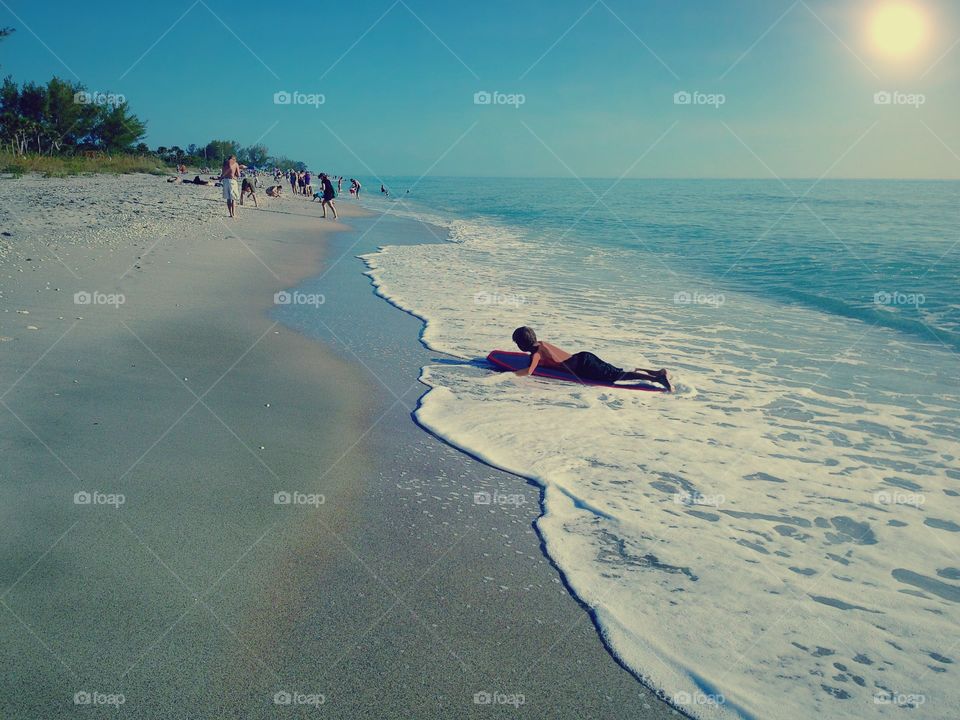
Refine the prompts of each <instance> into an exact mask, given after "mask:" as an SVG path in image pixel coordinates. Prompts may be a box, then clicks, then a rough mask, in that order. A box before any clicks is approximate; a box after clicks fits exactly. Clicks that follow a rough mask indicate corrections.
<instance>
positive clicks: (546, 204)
mask: <svg viewBox="0 0 960 720" xmlns="http://www.w3.org/2000/svg"><path fill="white" fill-rule="evenodd" d="M414 183H416V184H415V185H414ZM387 185H388V187H390V188H391V189H392V190H393V193H394V194H393V196H392V198H391V199H398V198H399V199H400V200H402V201H403V204H402V205H401V206H400V207H409V208H414V209H417V210H421V211H428V212H429V211H432V212H438V213H441V214H444V215H448V216H450V217H458V218H464V219H487V220H493V221H495V222H500V223H504V224H506V225H508V226H511V227H514V228H518V229H522V230H523V231H524V232H525V233H527V234H528V237H529V239H530V241H532V242H535V241H538V240H540V241H545V242H549V243H556V244H558V245H561V246H563V247H564V248H574V247H575V248H578V249H580V250H581V251H583V252H589V251H591V250H593V249H596V248H608V249H616V250H626V251H632V252H634V253H635V255H633V256H628V257H630V260H629V261H628V260H625V262H624V268H623V270H624V272H625V273H626V274H627V275H629V267H627V263H628V262H641V263H645V264H651V263H656V266H657V267H658V268H659V269H661V270H662V271H664V272H667V273H669V272H670V271H675V272H681V273H684V274H686V275H690V274H694V273H695V274H697V275H699V276H700V277H701V278H702V279H703V280H704V282H707V283H710V284H711V287H715V288H717V291H722V290H723V289H728V290H730V289H734V290H738V291H743V292H749V293H752V294H755V295H757V296H760V297H763V298H766V299H769V300H770V301H774V302H782V303H800V304H804V305H807V306H810V307H812V308H815V309H816V310H818V311H820V312H823V313H827V314H835V315H842V316H845V317H850V318H855V319H858V320H861V321H863V322H866V323H869V324H875V323H876V324H880V325H881V326H885V327H891V328H895V329H897V330H900V331H902V332H904V333H907V334H909V335H910V336H911V339H915V340H923V341H926V342H933V343H945V344H947V345H949V346H950V347H951V348H953V349H955V350H960V286H958V282H957V281H958V278H960V247H958V242H960V182H956V181H943V182H916V181H902V182H901V181H833V180H825V181H822V182H819V183H817V182H816V181H815V180H791V181H789V182H786V183H784V184H781V183H778V182H776V181H768V180H756V181H743V180H735V181H734V180H731V181H715V180H702V181H701V180H623V181H621V182H619V183H617V182H616V181H614V180H589V179H588V180H584V181H582V182H581V181H578V180H572V179H538V180H528V179H497V180H491V179H464V178H424V179H422V180H420V181H417V180H416V178H389V179H387ZM412 185H413V186H414V187H413V191H412V193H411V194H409V195H407V194H406V193H405V192H404V190H406V189H407V188H409V187H410V186H412ZM651 256H653V258H655V259H652V258H651ZM597 279H598V281H601V280H602V277H598V278H597Z"/></svg>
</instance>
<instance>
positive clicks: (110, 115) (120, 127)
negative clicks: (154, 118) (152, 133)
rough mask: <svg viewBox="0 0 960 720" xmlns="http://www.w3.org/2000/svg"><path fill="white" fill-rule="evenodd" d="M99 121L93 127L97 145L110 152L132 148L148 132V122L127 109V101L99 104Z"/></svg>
mask: <svg viewBox="0 0 960 720" xmlns="http://www.w3.org/2000/svg"><path fill="white" fill-rule="evenodd" d="M97 109H98V111H99V112H98V115H99V117H98V122H97V124H96V125H95V127H94V128H93V133H92V134H93V140H94V142H95V143H96V145H97V146H98V147H100V148H103V149H104V150H107V151H110V152H118V151H119V152H122V151H125V150H126V151H128V150H130V146H131V145H133V144H134V143H136V142H138V141H139V140H140V139H141V138H143V136H144V135H146V134H147V124H146V123H145V122H144V121H143V120H141V119H140V118H138V117H137V116H136V115H134V114H132V113H131V112H130V111H129V110H128V109H127V104H126V103H118V104H115V105H99V106H97Z"/></svg>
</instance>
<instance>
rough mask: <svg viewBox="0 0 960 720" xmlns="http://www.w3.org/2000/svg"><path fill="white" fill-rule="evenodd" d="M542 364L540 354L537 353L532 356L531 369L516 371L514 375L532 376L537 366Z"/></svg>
mask: <svg viewBox="0 0 960 720" xmlns="http://www.w3.org/2000/svg"><path fill="white" fill-rule="evenodd" d="M539 364H540V353H539V352H535V353H533V355H531V356H530V367H526V368H524V369H523V370H514V371H513V374H514V375H517V376H518V377H526V376H527V375H532V374H533V371H534V370H536V369H537V365H539Z"/></svg>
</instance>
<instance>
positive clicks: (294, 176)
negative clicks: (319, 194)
mask: <svg viewBox="0 0 960 720" xmlns="http://www.w3.org/2000/svg"><path fill="white" fill-rule="evenodd" d="M290 191H291V192H292V193H293V194H294V195H296V194H297V171H296V170H291V171H290Z"/></svg>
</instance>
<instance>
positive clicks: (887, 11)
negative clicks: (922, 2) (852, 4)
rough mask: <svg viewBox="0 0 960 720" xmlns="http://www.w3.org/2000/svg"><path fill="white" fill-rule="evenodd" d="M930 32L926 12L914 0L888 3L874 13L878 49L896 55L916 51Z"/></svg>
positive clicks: (874, 29)
mask: <svg viewBox="0 0 960 720" xmlns="http://www.w3.org/2000/svg"><path fill="white" fill-rule="evenodd" d="M928 32H929V27H928V19H927V16H926V15H925V14H924V11H923V10H922V9H921V8H920V7H918V6H917V5H916V4H914V3H910V2H887V3H884V4H883V5H881V6H880V7H879V8H878V9H877V10H876V11H875V12H874V14H873V18H872V20H871V24H870V34H871V36H872V38H873V44H874V47H875V48H876V50H877V51H878V52H881V53H883V54H884V55H889V56H893V57H907V56H910V55H913V54H914V53H916V52H917V51H918V50H919V49H920V48H921V46H922V45H923V44H924V41H925V40H926V39H927V34H928Z"/></svg>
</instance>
